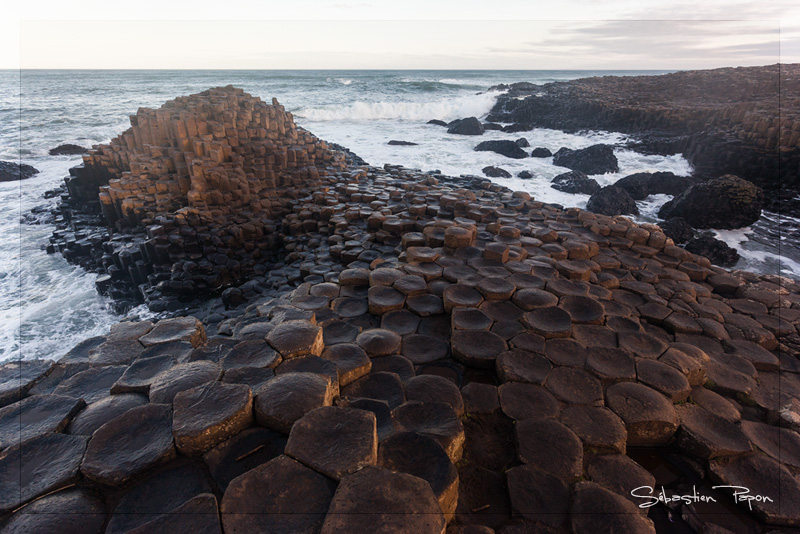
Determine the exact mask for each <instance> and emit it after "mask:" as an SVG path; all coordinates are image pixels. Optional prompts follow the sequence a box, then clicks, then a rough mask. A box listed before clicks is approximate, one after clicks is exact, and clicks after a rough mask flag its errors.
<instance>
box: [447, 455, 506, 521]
mask: <svg viewBox="0 0 800 534" xmlns="http://www.w3.org/2000/svg"><path fill="white" fill-rule="evenodd" d="M458 476H459V488H458V508H457V509H456V518H457V520H456V522H457V523H459V524H463V525H476V526H477V525H487V526H490V527H493V528H498V527H500V526H501V525H503V524H506V523H508V522H510V520H511V503H510V502H509V498H508V486H507V484H506V476H505V474H504V473H498V472H496V471H491V470H489V469H487V468H484V467H480V466H476V465H467V466H464V467H462V468H461V469H460V470H459V473H458ZM487 505H488V507H487Z"/></svg>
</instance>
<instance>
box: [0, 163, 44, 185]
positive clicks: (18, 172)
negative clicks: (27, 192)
mask: <svg viewBox="0 0 800 534" xmlns="http://www.w3.org/2000/svg"><path fill="white" fill-rule="evenodd" d="M38 172H39V171H38V169H35V168H33V167H31V166H30V165H26V164H25V163H16V162H13V161H0V182H16V181H19V180H25V179H27V178H30V177H31V176H33V175H34V174H37V173H38Z"/></svg>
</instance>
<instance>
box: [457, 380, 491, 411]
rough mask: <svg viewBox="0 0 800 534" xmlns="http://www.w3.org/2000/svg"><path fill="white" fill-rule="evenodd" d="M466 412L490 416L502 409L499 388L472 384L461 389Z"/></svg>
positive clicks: (477, 383)
mask: <svg viewBox="0 0 800 534" xmlns="http://www.w3.org/2000/svg"><path fill="white" fill-rule="evenodd" d="M461 397H462V399H463V401H464V411H465V412H466V413H468V414H479V415H490V414H493V413H496V412H497V411H498V410H499V409H500V398H499V397H498V395H497V386H493V385H492V384H482V383H480V382H470V383H469V384H467V385H466V386H464V387H463V388H461Z"/></svg>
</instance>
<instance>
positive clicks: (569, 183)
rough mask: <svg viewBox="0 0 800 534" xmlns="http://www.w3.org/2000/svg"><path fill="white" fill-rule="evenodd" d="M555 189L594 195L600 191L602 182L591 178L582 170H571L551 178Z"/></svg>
mask: <svg viewBox="0 0 800 534" xmlns="http://www.w3.org/2000/svg"><path fill="white" fill-rule="evenodd" d="M550 183H551V185H550V187H552V188H553V189H557V190H559V191H564V192H565V193H580V194H583V195H593V194H594V193H597V192H598V191H600V184H598V183H597V180H595V179H594V178H589V177H588V176H586V174H584V173H582V172H581V171H570V172H565V173H564V174H559V175H558V176H556V177H555V178H553V179H552V180H551V182H550Z"/></svg>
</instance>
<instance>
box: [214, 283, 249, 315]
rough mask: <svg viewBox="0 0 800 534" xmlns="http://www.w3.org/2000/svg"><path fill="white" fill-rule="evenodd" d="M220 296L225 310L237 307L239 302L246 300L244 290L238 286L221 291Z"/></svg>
mask: <svg viewBox="0 0 800 534" xmlns="http://www.w3.org/2000/svg"><path fill="white" fill-rule="evenodd" d="M220 297H221V298H222V303H223V304H224V305H225V309H226V310H231V309H234V308H237V307H238V306H240V305H241V304H244V303H245V302H247V298H246V297H245V296H244V292H243V291H242V290H241V289H239V288H238V287H229V288H228V289H226V290H225V291H223V292H222V295H221V296H220Z"/></svg>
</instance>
